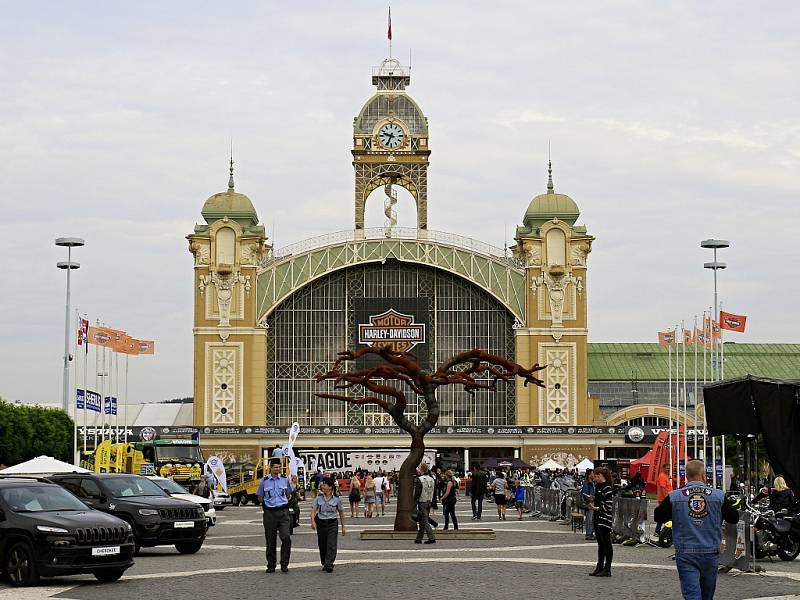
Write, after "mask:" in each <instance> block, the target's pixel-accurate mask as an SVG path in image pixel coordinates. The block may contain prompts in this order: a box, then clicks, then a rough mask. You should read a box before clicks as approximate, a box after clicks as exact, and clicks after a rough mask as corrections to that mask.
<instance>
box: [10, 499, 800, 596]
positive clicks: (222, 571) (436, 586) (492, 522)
mask: <svg viewBox="0 0 800 600" xmlns="http://www.w3.org/2000/svg"><path fill="white" fill-rule="evenodd" d="M394 506H395V505H394V504H390V505H389V506H388V509H387V511H386V516H385V517H378V518H372V519H365V518H363V516H362V518H359V519H354V520H351V519H349V518H348V523H347V536H346V537H344V538H342V537H341V536H340V539H339V554H338V558H337V560H336V566H335V569H334V572H333V573H325V572H323V571H322V570H321V566H320V563H319V554H318V551H317V548H316V534H315V533H314V531H313V530H312V529H311V528H310V527H309V525H308V515H307V510H308V503H307V502H306V503H302V504H301V507H302V510H303V515H302V522H301V526H300V527H299V528H298V529H296V530H295V533H294V535H293V538H292V560H291V564H290V568H289V572H288V573H281V572H280V570H278V571H277V572H275V573H269V574H268V573H265V554H264V536H263V528H262V525H261V511H260V509H258V508H257V507H253V506H245V507H228V508H226V509H225V510H224V511H222V512H218V513H217V514H218V521H217V526H216V527H213V528H212V529H211V530H210V532H209V535H208V537H207V538H206V542H205V544H204V545H203V548H202V549H201V550H200V551H199V552H198V553H197V554H194V555H181V554H178V552H177V551H176V550H175V549H174V548H173V547H171V546H165V547H159V548H154V549H145V550H144V551H143V552H142V554H141V555H139V556H137V557H136V564H135V565H134V566H133V567H132V568H131V569H129V570H128V571H127V572H126V574H125V576H124V577H123V578H122V579H121V580H119V581H118V582H116V583H112V584H100V583H98V582H96V580H95V579H94V578H93V577H91V576H74V577H63V578H58V579H43V580H42V584H41V585H40V586H38V587H36V588H25V589H19V588H10V587H9V586H8V584H7V583H6V582H3V583H0V600H41V599H44V598H63V599H72V600H108V599H109V598H122V599H125V600H129V599H139V598H157V599H159V600H199V599H208V598H224V599H226V600H239V599H242V600H244V599H247V600H252V599H253V598H257V597H264V598H292V599H304V598H314V599H318V598H334V599H338V598H341V599H343V600H352V598H353V597H370V598H371V597H376V598H380V600H393V599H402V600H417V599H420V600H421V599H423V598H424V599H425V600H430V599H431V598H443V597H446V598H454V597H467V598H483V599H491V600H496V599H505V598H508V599H519V598H520V597H521V596H520V595H521V594H525V595H531V594H535V595H536V596H537V597H543V598H558V600H561V599H569V598H585V597H587V596H594V595H597V594H600V595H601V596H603V597H609V598H615V599H619V600H627V599H631V600H634V599H635V600H642V599H643V598H659V599H665V600H669V599H676V600H677V599H680V598H681V595H680V589H679V584H678V576H677V573H676V571H675V566H674V561H673V560H672V559H671V554H672V553H671V551H670V550H666V549H662V548H656V547H651V546H646V545H644V546H638V547H624V546H620V545H615V546H614V567H613V570H612V572H613V576H612V577H610V578H607V579H598V578H594V577H588V573H589V571H591V570H592V569H593V568H594V565H595V560H596V556H597V553H596V545H595V543H594V542H591V541H586V540H585V539H584V536H583V534H580V533H573V532H572V531H571V529H570V527H569V525H568V524H563V523H558V522H550V521H546V520H541V519H534V518H531V517H530V516H528V515H526V516H525V517H524V518H523V520H522V521H519V520H517V517H516V513H515V512H514V513H512V511H511V510H509V511H508V515H507V516H508V520H507V521H498V520H497V516H496V512H495V508H494V505H492V504H484V513H483V519H482V520H481V521H480V526H481V527H492V528H494V529H495V530H496V532H497V539H495V540H474V541H473V540H440V541H439V542H438V543H436V544H434V545H415V544H414V543H413V542H411V541H409V540H393V541H380V540H376V541H362V540H360V539H359V536H358V533H359V532H360V531H361V530H363V529H367V528H368V529H376V528H387V527H391V524H392V522H393V518H394ZM457 512H458V517H459V520H460V526H461V527H462V528H467V527H470V526H472V525H473V524H475V525H477V523H475V522H473V521H471V519H470V517H471V513H470V511H469V502H468V500H466V499H461V500H460V503H459V505H458V511H457ZM434 514H435V516H436V518H437V519H438V520H439V521H440V524H443V519H442V518H441V512H439V513H434ZM348 517H349V513H348ZM440 527H441V525H440ZM759 562H760V564H761V565H762V566H764V567H765V568H766V569H767V572H766V574H764V575H755V574H744V573H735V574H722V575H720V576H719V579H718V584H717V594H716V597H717V598H725V599H728V598H730V599H749V598H775V597H779V598H781V597H785V598H787V600H788V598H800V596H792V594H800V559H798V560H796V561H794V562H791V563H785V562H780V561H775V562H769V561H759Z"/></svg>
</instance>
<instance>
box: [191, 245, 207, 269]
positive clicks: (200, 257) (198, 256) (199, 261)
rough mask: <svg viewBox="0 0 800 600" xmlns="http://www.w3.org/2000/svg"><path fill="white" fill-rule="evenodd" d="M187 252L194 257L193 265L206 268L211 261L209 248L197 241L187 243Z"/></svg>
mask: <svg viewBox="0 0 800 600" xmlns="http://www.w3.org/2000/svg"><path fill="white" fill-rule="evenodd" d="M189 252H191V253H192V254H193V255H194V264H195V265H197V266H208V264H209V262H210V260H211V246H210V245H209V244H208V243H203V242H201V241H199V240H193V241H191V242H190V243H189Z"/></svg>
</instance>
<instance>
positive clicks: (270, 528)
mask: <svg viewBox="0 0 800 600" xmlns="http://www.w3.org/2000/svg"><path fill="white" fill-rule="evenodd" d="M292 492H294V487H293V486H292V483H291V482H290V481H289V480H288V479H287V478H286V477H284V476H283V475H281V459H280V458H274V459H272V460H271V461H270V465H269V475H267V476H266V477H264V479H262V480H261V485H260V486H259V488H258V492H256V496H257V497H258V501H259V503H260V504H261V510H262V511H263V512H264V514H263V522H264V537H265V538H266V542H267V544H266V545H267V573H274V572H275V565H276V563H277V556H276V551H277V546H278V540H277V538H278V536H280V538H281V572H282V573H288V572H289V558H290V556H291V553H292V534H291V523H290V519H289V497H290V496H291V494H292Z"/></svg>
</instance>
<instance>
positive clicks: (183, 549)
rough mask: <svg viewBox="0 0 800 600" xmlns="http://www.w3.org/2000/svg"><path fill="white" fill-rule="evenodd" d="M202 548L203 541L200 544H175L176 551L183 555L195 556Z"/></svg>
mask: <svg viewBox="0 0 800 600" xmlns="http://www.w3.org/2000/svg"><path fill="white" fill-rule="evenodd" d="M202 547H203V541H202V540H201V541H199V542H175V549H176V550H177V551H178V552H180V553H181V554H194V553H195V552H197V551H198V550H200V548H202Z"/></svg>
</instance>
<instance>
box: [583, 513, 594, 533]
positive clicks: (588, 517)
mask: <svg viewBox="0 0 800 600" xmlns="http://www.w3.org/2000/svg"><path fill="white" fill-rule="evenodd" d="M583 515H584V516H583V529H584V531H585V532H586V537H590V536H594V511H593V510H585V511H583Z"/></svg>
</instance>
